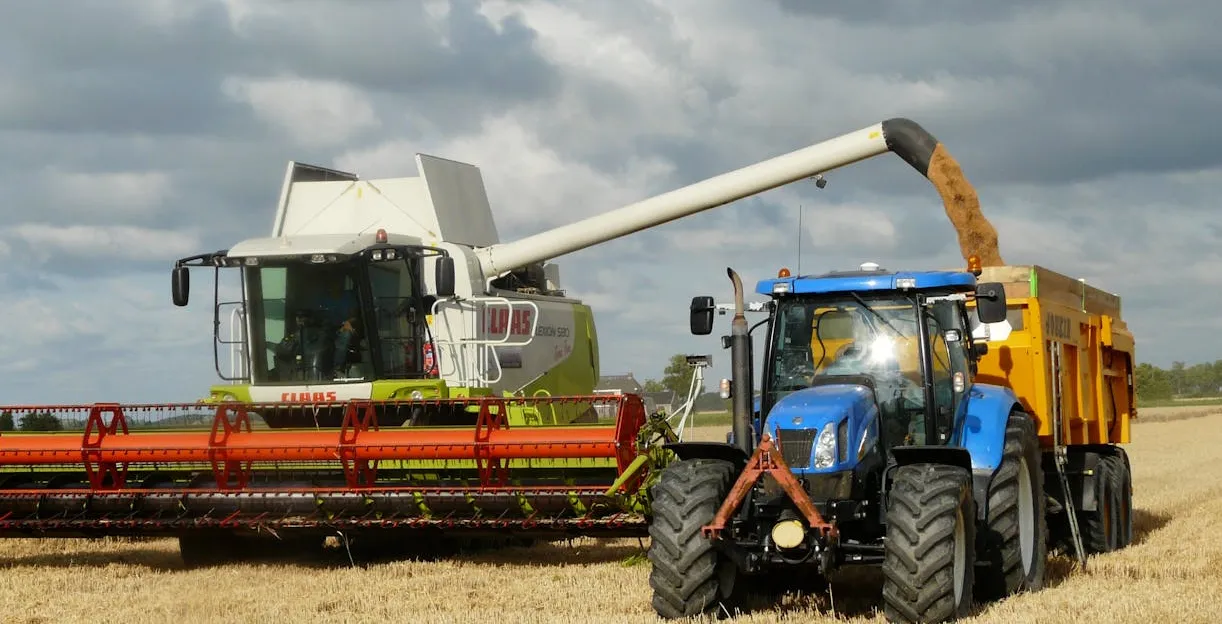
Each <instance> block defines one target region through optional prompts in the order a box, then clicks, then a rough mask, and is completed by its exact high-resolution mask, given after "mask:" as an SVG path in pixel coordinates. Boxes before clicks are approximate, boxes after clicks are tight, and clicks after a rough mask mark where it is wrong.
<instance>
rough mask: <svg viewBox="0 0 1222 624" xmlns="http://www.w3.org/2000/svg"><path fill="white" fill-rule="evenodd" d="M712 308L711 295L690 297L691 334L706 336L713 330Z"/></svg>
mask: <svg viewBox="0 0 1222 624" xmlns="http://www.w3.org/2000/svg"><path fill="white" fill-rule="evenodd" d="M713 308H714V305H713V298H712V297H692V308H691V322H690V324H691V329H692V335H694V336H707V335H708V334H709V333H711V332H712V331H713Z"/></svg>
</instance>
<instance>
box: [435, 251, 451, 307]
mask: <svg viewBox="0 0 1222 624" xmlns="http://www.w3.org/2000/svg"><path fill="white" fill-rule="evenodd" d="M435 269H436V274H435V275H434V276H433V282H434V283H435V285H436V289H437V296H438V297H453V296H454V257H453V256H438V257H437V265H436V267H435Z"/></svg>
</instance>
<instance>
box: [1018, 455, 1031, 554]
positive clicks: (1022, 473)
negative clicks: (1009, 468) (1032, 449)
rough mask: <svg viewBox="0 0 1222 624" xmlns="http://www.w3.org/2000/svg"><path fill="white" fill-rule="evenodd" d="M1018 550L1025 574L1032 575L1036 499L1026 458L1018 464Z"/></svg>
mask: <svg viewBox="0 0 1222 624" xmlns="http://www.w3.org/2000/svg"><path fill="white" fill-rule="evenodd" d="M1018 550H1019V553H1020V554H1021V556H1022V560H1023V572H1024V573H1025V574H1030V571H1031V568H1032V564H1033V563H1034V561H1035V497H1034V495H1033V494H1032V493H1031V471H1030V469H1029V467H1028V466H1027V459H1026V458H1025V457H1024V458H1022V459H1020V460H1019V462H1018Z"/></svg>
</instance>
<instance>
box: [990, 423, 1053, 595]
mask: <svg viewBox="0 0 1222 624" xmlns="http://www.w3.org/2000/svg"><path fill="white" fill-rule="evenodd" d="M1046 503H1047V499H1046V498H1045V495H1044V470H1043V466H1042V463H1041V456H1040V446H1039V439H1038V438H1037V437H1036V434H1035V425H1034V423H1033V422H1032V421H1031V417H1030V416H1029V415H1028V414H1026V413H1025V412H1023V411H1021V410H1015V411H1013V412H1011V414H1010V418H1009V421H1008V423H1007V424H1006V439H1005V446H1004V448H1003V449H1002V459H1001V465H999V466H998V467H997V472H996V474H995V475H994V476H993V481H992V483H991V484H990V486H989V499H988V504H989V506H988V510H987V514H988V516H987V518H986V521H985V523H984V526H982V527H981V531H980V533H979V535H978V539H977V543H976V548H977V552H976V557H977V561H978V565H977V567H976V598H977V599H979V600H981V601H985V600H995V599H998V598H1002V597H1004V596H1007V595H1009V594H1014V593H1018V592H1021V591H1037V590H1039V589H1041V588H1042V587H1043V586H1044V570H1045V565H1046V562H1047V559H1048V523H1047V518H1046V516H1045V514H1046V513H1047V511H1046V509H1045V507H1046Z"/></svg>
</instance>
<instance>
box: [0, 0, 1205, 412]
mask: <svg viewBox="0 0 1222 624" xmlns="http://www.w3.org/2000/svg"><path fill="white" fill-rule="evenodd" d="M863 4H869V5H870V6H871V7H872V8H871V9H868V10H867V9H865V8H859V6H861V5H863ZM914 4H915V3H912V2H899V1H898V0H893V1H888V2H882V3H844V2H814V1H806V0H759V1H752V2H743V1H739V2H734V1H731V0H679V1H676V0H668V1H666V2H663V1H662V0H654V1H652V2H651V1H645V0H616V1H615V2H609V1H608V2H586V3H569V2H546V1H542V0H539V1H528V2H518V1H512V0H499V1H493V2H483V3H480V2H474V1H462V2H453V3H445V2H428V3H425V4H419V5H418V4H416V3H413V2H398V3H390V2H376V1H370V2H362V3H353V2H340V1H339V0H334V1H331V2H323V1H304V0H294V2H292V3H289V2H278V1H274V0H258V1H257V2H256V1H254V0H228V1H223V2H206V1H202V0H201V1H192V2H184V1H182V0H150V1H147V2H136V1H134V0H125V1H120V0H105V1H102V0H97V1H92V2H88V1H80V2H70V1H67V0H58V1H56V2H53V3H32V2H31V3H15V4H14V5H13V6H10V7H7V8H6V10H5V18H4V20H2V21H0V188H3V191H4V200H3V202H0V267H2V269H0V302H2V303H3V308H4V310H5V312H4V314H3V317H2V318H3V319H4V323H3V326H4V330H3V338H0V402H2V403H16V402H61V401H62V402H67V401H106V400H120V401H163V400H193V399H195V398H198V397H200V396H203V395H205V394H206V392H207V387H208V385H209V384H211V383H214V381H215V373H214V372H213V369H212V347H211V318H210V316H211V313H210V309H209V305H208V304H209V303H210V301H208V300H209V299H210V295H211V293H210V292H209V286H210V285H209V283H208V280H207V279H204V278H206V277H208V276H207V275H206V274H205V273H202V272H199V273H196V274H195V277H196V280H195V289H194V292H195V293H196V297H195V298H194V305H192V306H191V307H190V308H188V309H185V310H184V309H179V308H175V307H174V306H173V305H172V304H171V302H170V296H169V269H170V267H171V266H172V262H173V261H174V259H176V258H178V257H180V256H183V255H187V254H191V253H197V252H202V251H209V250H214V249H221V248H226V247H229V246H230V245H232V244H233V243H234V242H236V241H237V240H239V239H241V238H243V237H248V236H260V235H265V234H266V233H268V232H269V231H270V228H271V224H272V218H273V213H274V209H275V202H276V199H277V194H278V192H279V190H280V183H281V176H282V175H283V170H284V165H285V163H286V161H288V160H290V159H296V160H301V161H306V162H310V163H315V164H322V165H329V166H334V167H339V168H343V169H347V170H353V171H356V172H357V173H359V174H360V175H362V176H363V177H378V176H398V175H414V174H415V167H414V163H413V160H412V156H413V154H415V153H416V152H423V153H429V154H434V155H437V156H442V157H446V158H451V159H456V160H462V161H466V162H471V163H473V164H476V165H478V166H480V167H481V169H482V170H483V174H484V178H485V182H486V184H487V188H488V192H489V195H490V200H491V202H492V206H493V211H494V213H495V215H496V219H497V226H498V229H499V230H500V233H501V237H502V240H510V239H513V238H516V237H519V236H523V235H527V234H531V233H534V232H537V231H540V230H542V229H545V228H548V227H551V226H554V225H559V224H562V223H565V222H568V221H570V220H573V219H576V218H578V217H582V216H587V215H593V214H596V213H599V212H602V211H604V210H609V209H612V208H615V207H617V206H619V205H622V204H625V203H630V202H632V201H635V200H638V199H643V198H645V197H648V196H650V195H652V194H656V193H659V192H664V191H666V190H669V189H672V188H676V187H678V186H682V185H684V184H687V183H690V182H694V181H697V180H700V179H702V178H705V177H708V176H711V175H715V174H718V173H722V172H724V171H728V170H730V169H734V168H738V167H740V166H744V165H748V164H751V163H753V162H755V161H757V160H760V159H764V158H768V157H771V156H775V155H778V154H781V153H784V152H788V151H790V150H793V149H798V148H801V147H804V146H806V145H808V144H810V143H814V142H817V141H819V140H822V139H825V138H830V137H832V136H835V135H839V134H842V133H844V132H848V131H851V130H855V129H858V128H860V127H864V126H867V125H869V124H872V123H875V122H877V121H881V120H882V119H885V118H888V117H893V116H905V117H910V118H912V119H915V120H916V121H918V122H919V123H921V124H922V125H924V126H925V127H926V128H927V129H928V130H930V131H931V132H932V133H934V134H935V135H936V136H937V137H938V138H939V139H941V140H942V141H943V142H944V143H945V144H946V146H947V147H948V148H949V150H950V152H951V153H952V154H953V155H954V156H955V157H956V158H957V159H958V160H959V161H960V162H961V164H962V165H963V167H964V170H965V172H966V174H967V175H968V177H969V179H970V180H971V181H972V182H973V183H974V184H975V185H976V186H977V189H978V191H979V194H980V197H981V199H982V202H983V205H984V212H985V214H986V216H988V217H989V218H990V219H991V220H992V221H993V223H994V225H995V226H996V227H997V228H998V230H999V232H1000V240H1001V252H1002V255H1003V257H1004V258H1005V259H1006V260H1007V261H1008V262H1010V263H1013V264H1021V263H1038V264H1042V265H1045V266H1048V267H1050V268H1053V269H1055V270H1058V271H1061V272H1064V273H1068V274H1070V275H1072V276H1074V277H1083V278H1085V279H1087V280H1088V281H1089V282H1091V283H1094V284H1097V285H1098V286H1100V287H1102V288H1105V289H1107V290H1109V291H1112V292H1116V293H1118V294H1120V295H1121V296H1122V298H1123V301H1124V317H1125V319H1126V320H1128V322H1129V323H1130V326H1131V328H1132V329H1133V331H1134V332H1135V333H1136V335H1137V341H1138V350H1139V359H1140V360H1141V361H1149V362H1153V363H1155V364H1158V365H1162V366H1168V365H1170V364H1171V362H1172V361H1174V360H1183V361H1187V362H1189V363H1192V362H1198V361H1207V360H1208V361H1212V360H1213V359H1215V358H1219V357H1222V348H1219V342H1218V340H1217V339H1216V337H1217V336H1218V335H1219V334H1220V332H1222V315H1219V314H1217V310H1219V309H1222V258H1220V257H1219V241H1220V239H1222V217H1220V216H1219V211H1218V209H1217V206H1218V204H1219V202H1220V201H1222V199H1220V196H1222V152H1220V151H1219V149H1218V139H1219V134H1220V132H1222V130H1219V124H1218V120H1217V111H1220V110H1222V39H1219V37H1218V36H1217V29H1216V28H1217V24H1218V23H1222V4H1219V3H1216V2H1202V1H1200V0H1194V1H1193V2H1166V1H1164V2H1156V1H1154V0H1149V1H1146V2H1136V1H1129V0H1100V1H1094V2H1091V1H1081V0H1079V1H1077V2H1072V3H1071V2H1052V1H1042V0H1041V1H1038V2H1027V3H1022V8H1017V7H1016V6H1014V5H1012V4H1011V3H1000V2H997V3H993V2H986V3H980V2H968V1H966V0H955V1H952V2H943V3H937V6H938V7H939V8H936V9H935V8H931V7H932V6H933V5H930V4H924V5H923V6H922V8H921V9H920V10H917V9H913V8H911V7H912V6H913V5H914ZM413 6H415V7H417V8H411V7H413ZM828 179H829V184H828V186H827V188H825V189H823V190H818V189H816V188H815V186H814V185H813V184H811V183H801V184H796V185H792V186H789V187H786V188H783V189H778V190H775V191H771V192H769V193H766V194H763V195H760V196H757V197H754V198H750V199H747V200H743V201H740V202H737V203H735V204H733V205H730V206H725V207H721V208H718V209H714V210H712V211H709V212H706V213H703V214H700V215H697V216H693V217H688V218H686V219H683V220H680V221H677V222H674V223H671V224H668V225H666V226H663V227H659V228H656V229H654V230H651V231H647V232H642V233H638V234H635V235H632V236H629V237H627V238H624V239H621V240H618V241H615V242H612V243H608V244H605V245H601V246H598V247H596V248H592V249H588V250H584V251H581V252H577V253H573V254H570V255H569V256H566V257H563V258H560V259H559V263H560V264H561V277H562V281H563V282H564V284H565V286H567V288H568V289H569V291H570V292H571V293H572V294H575V295H577V296H580V297H583V298H584V299H585V300H587V301H588V302H590V303H591V304H593V305H594V307H595V309H596V314H597V323H598V330H599V333H600V336H601V338H602V341H601V344H602V362H601V364H602V369H603V372H604V373H605V374H606V373H615V372H626V371H631V372H633V373H634V374H636V375H637V377H638V379H642V380H643V379H645V378H647V377H651V376H658V375H659V374H660V372H661V368H662V367H663V366H664V363H665V360H666V358H667V357H668V356H669V355H670V354H672V353H675V352H680V351H682V352H691V353H708V352H711V353H713V355H714V360H715V362H716V364H717V366H716V368H715V370H714V373H713V374H714V375H721V374H724V372H725V371H726V368H727V366H726V364H727V363H728V359H729V357H728V352H725V351H722V350H721V349H720V347H719V345H718V344H717V341H716V338H715V336H714V337H705V338H697V337H692V336H690V335H688V334H687V331H686V314H687V304H688V301H689V300H690V298H691V296H693V295H697V294H713V295H716V296H717V297H718V298H719V299H721V300H728V296H729V290H728V286H729V282H728V280H726V278H725V267H726V266H733V267H735V268H736V269H738V270H739V271H740V272H741V273H742V274H743V275H744V277H745V279H746V280H748V282H749V283H750V284H752V285H753V284H754V281H755V280H757V279H760V278H763V277H768V276H770V275H774V274H775V271H776V270H777V269H778V268H779V267H781V266H789V267H790V268H796V266H797V264H798V258H797V249H798V238H799V236H800V237H801V238H802V251H803V253H802V257H801V268H802V270H803V271H804V272H810V271H823V270H827V269H833V268H847V267H853V266H856V265H858V264H860V263H861V262H864V261H876V262H880V263H881V264H883V266H885V267H889V268H900V267H903V268H945V267H953V266H960V265H961V264H962V259H961V258H960V256H959V251H958V247H957V245H956V240H955V235H954V232H953V230H952V229H951V227H950V224H949V221H948V220H947V219H946V217H945V215H944V213H943V212H942V208H941V204H940V202H939V200H938V198H937V195H936V193H935V192H934V190H933V188H932V187H931V186H930V185H929V184H928V182H926V181H925V180H924V179H923V178H921V177H920V176H918V175H916V174H915V173H914V172H913V171H912V170H911V169H910V168H908V167H907V166H906V165H905V164H904V163H903V162H902V161H901V160H899V159H898V158H895V157H894V156H890V155H886V156H883V157H880V158H876V159H873V160H870V161H866V162H864V163H861V164H858V165H855V166H853V167H849V168H846V169H842V170H839V171H836V172H833V173H832V174H830V175H829V176H828ZM800 206H804V210H805V212H804V214H805V217H804V220H803V226H804V227H803V228H802V229H801V230H800V231H799V229H798V211H799V207H800ZM723 323H724V321H723ZM712 386H713V384H710V387H712Z"/></svg>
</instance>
